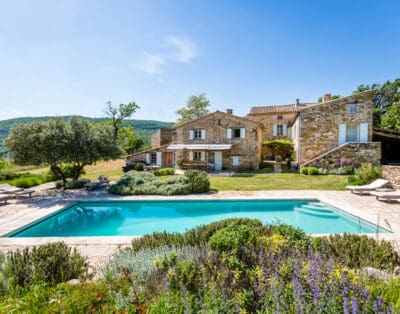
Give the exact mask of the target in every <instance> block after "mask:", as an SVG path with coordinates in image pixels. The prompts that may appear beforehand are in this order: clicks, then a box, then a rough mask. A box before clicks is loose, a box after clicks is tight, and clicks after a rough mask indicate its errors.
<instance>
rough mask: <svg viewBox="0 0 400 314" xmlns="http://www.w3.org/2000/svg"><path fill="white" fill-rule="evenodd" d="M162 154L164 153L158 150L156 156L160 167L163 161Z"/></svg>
mask: <svg viewBox="0 0 400 314" xmlns="http://www.w3.org/2000/svg"><path fill="white" fill-rule="evenodd" d="M161 154H162V153H161V152H157V157H156V164H157V165H158V166H160V167H161V162H162V159H161Z"/></svg>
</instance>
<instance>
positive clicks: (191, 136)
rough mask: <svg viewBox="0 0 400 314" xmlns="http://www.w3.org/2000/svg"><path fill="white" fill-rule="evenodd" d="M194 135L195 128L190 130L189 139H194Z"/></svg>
mask: <svg viewBox="0 0 400 314" xmlns="http://www.w3.org/2000/svg"><path fill="white" fill-rule="evenodd" d="M193 137H194V132H193V130H189V140H192V139H193Z"/></svg>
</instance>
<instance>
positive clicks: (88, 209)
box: [8, 200, 387, 237]
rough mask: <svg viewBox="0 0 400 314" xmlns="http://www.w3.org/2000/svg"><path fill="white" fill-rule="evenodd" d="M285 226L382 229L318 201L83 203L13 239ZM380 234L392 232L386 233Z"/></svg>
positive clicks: (324, 229) (316, 229)
mask: <svg viewBox="0 0 400 314" xmlns="http://www.w3.org/2000/svg"><path fill="white" fill-rule="evenodd" d="M234 217H236V218H255V219H259V220H260V221H261V222H262V223H264V224H267V223H274V222H275V223H276V222H282V223H286V224H290V225H293V226H297V227H300V228H301V229H303V230H304V231H305V232H306V233H309V234H313V233H314V234H315V233H344V232H347V233H375V232H377V226H376V225H374V224H371V223H368V222H366V221H364V220H361V219H360V218H356V217H354V216H351V215H349V214H347V213H345V212H343V211H341V210H339V209H336V208H334V207H331V206H329V205H326V204H324V203H321V202H319V201H318V200H309V201H307V200H211V201H210V200H207V201H199V200H185V201H175V200H174V201H107V202H77V203H75V204H73V205H71V206H69V207H66V208H64V209H62V210H60V211H59V212H57V213H56V214H53V215H52V216H50V217H48V218H46V219H44V220H42V221H40V222H37V223H33V224H31V225H28V226H27V227H25V228H21V229H19V230H17V231H15V232H13V233H11V234H9V235H8V237H57V236H62V237H66V236H125V235H132V236H133V235H143V234H147V233H152V232H155V231H167V232H184V231H185V230H187V229H190V228H193V227H196V226H199V225H202V224H208V223H210V222H214V221H218V220H221V219H226V218H234ZM379 232H387V230H385V229H382V228H380V230H379Z"/></svg>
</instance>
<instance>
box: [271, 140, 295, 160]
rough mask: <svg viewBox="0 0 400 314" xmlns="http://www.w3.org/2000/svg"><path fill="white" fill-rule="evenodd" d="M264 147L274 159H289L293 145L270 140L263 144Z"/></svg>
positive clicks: (284, 141)
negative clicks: (269, 150)
mask: <svg viewBox="0 0 400 314" xmlns="http://www.w3.org/2000/svg"><path fill="white" fill-rule="evenodd" d="M264 146H265V147H268V148H269V149H271V150H272V152H273V154H274V157H275V158H276V157H277V156H280V157H281V158H282V159H286V158H290V156H291V155H292V153H293V143H292V142H291V141H288V140H283V139H282V140H272V141H266V142H264Z"/></svg>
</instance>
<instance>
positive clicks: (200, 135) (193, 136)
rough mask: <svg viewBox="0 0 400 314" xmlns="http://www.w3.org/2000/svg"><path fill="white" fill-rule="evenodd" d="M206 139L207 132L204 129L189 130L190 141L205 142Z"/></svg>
mask: <svg viewBox="0 0 400 314" xmlns="http://www.w3.org/2000/svg"><path fill="white" fill-rule="evenodd" d="M205 138H206V130H204V129H192V130H189V139H190V140H204V139H205Z"/></svg>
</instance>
